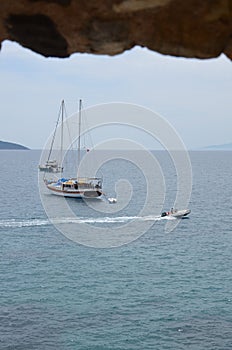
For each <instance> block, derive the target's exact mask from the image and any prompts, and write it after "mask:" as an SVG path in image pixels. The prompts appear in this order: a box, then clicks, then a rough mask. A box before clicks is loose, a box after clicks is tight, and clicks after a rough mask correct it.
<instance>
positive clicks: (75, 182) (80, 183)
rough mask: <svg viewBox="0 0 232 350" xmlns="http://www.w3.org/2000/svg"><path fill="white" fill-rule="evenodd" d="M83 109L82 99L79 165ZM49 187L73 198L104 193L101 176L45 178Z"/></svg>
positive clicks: (79, 130)
mask: <svg viewBox="0 0 232 350" xmlns="http://www.w3.org/2000/svg"><path fill="white" fill-rule="evenodd" d="M81 111H82V101H81V100H80V102H79V113H78V115H79V121H78V134H79V135H78V136H79V137H78V152H77V156H78V167H77V171H78V168H79V165H80V160H81V154H80V152H81V121H82V120H81ZM44 182H45V185H46V187H47V189H48V190H49V191H50V192H52V193H53V194H55V195H58V196H63V197H72V198H97V197H101V196H102V195H103V192H102V178H100V177H78V176H77V177H73V178H65V177H63V178H60V179H58V180H55V181H54V180H50V181H49V180H47V179H44Z"/></svg>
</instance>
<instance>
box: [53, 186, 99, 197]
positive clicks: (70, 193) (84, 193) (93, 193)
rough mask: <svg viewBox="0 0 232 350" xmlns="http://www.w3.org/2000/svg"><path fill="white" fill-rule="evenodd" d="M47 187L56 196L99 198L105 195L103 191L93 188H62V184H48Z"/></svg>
mask: <svg viewBox="0 0 232 350" xmlns="http://www.w3.org/2000/svg"><path fill="white" fill-rule="evenodd" d="M47 189H48V190H49V191H50V192H52V193H53V194H55V195H56V196H61V197H69V198H99V197H101V196H102V195H103V193H102V191H101V190H100V189H99V190H93V189H83V190H75V189H70V190H62V188H61V186H54V185H52V184H51V185H49V184H48V185H47Z"/></svg>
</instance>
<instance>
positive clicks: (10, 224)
mask: <svg viewBox="0 0 232 350" xmlns="http://www.w3.org/2000/svg"><path fill="white" fill-rule="evenodd" d="M173 219H174V220H175V218H172V217H160V216H154V215H149V216H118V217H108V216H106V217H99V218H85V217H79V218H78V217H77V218H53V219H52V220H51V221H50V220H48V219H41V218H31V219H25V220H18V219H5V220H0V228H20V227H35V226H49V225H52V224H69V223H70V224H95V223H96V224H97V223H98V224H111V223H112V224H117V223H127V222H130V221H154V222H155V221H161V220H173Z"/></svg>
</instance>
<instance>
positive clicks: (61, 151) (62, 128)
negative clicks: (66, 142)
mask: <svg viewBox="0 0 232 350" xmlns="http://www.w3.org/2000/svg"><path fill="white" fill-rule="evenodd" d="M63 139H64V100H62V103H61V139H60V166H61V167H62V163H63Z"/></svg>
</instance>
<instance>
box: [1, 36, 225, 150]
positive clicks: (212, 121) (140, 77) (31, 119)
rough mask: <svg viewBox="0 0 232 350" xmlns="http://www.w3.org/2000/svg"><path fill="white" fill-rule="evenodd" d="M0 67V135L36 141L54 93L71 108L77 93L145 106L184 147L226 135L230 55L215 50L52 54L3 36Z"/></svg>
mask: <svg viewBox="0 0 232 350" xmlns="http://www.w3.org/2000/svg"><path fill="white" fill-rule="evenodd" d="M0 74H1V112H0V113H1V114H0V115H1V129H0V140H3V141H11V142H17V143H20V144H23V145H25V146H27V147H30V148H36V149H38V148H42V147H43V145H44V143H45V141H46V139H47V137H48V136H49V135H50V133H51V132H52V130H53V128H54V126H55V122H56V119H57V115H58V110H59V106H60V102H61V100H62V99H64V100H65V102H66V108H67V112H68V114H73V113H74V112H75V111H76V110H77V108H78V100H79V99H80V98H82V99H83V100H84V105H85V107H88V106H93V105H96V104H100V103H108V102H128V103H132V104H138V105H142V106H144V107H146V108H149V109H152V110H153V111H155V112H157V113H159V114H160V115H162V116H163V117H164V118H166V119H167V120H168V121H169V123H171V125H172V126H173V127H174V128H175V129H176V131H177V132H178V134H179V135H180V136H181V138H182V139H183V141H184V143H185V145H186V147H188V148H190V149H191V148H198V147H202V146H207V145H212V144H222V143H229V142H232V133H231V131H232V118H231V115H232V103H231V97H232V62H231V61H229V60H228V59H227V58H226V57H225V56H223V55H222V56H220V57H219V58H217V59H211V60H193V59H184V58H174V57H170V56H163V55H160V54H157V53H154V52H151V51H149V50H147V49H142V48H139V47H136V48H134V49H133V50H130V51H127V52H125V53H123V54H121V55H117V56H114V57H109V56H100V55H99V56H96V55H89V54H74V55H72V56H71V57H70V58H67V59H57V58H44V57H42V56H40V55H38V54H35V53H33V52H31V51H30V50H27V49H24V48H22V47H20V46H19V45H18V44H16V43H12V42H9V41H6V42H4V43H3V45H2V50H1V52H0ZM116 136H117V135H116Z"/></svg>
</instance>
